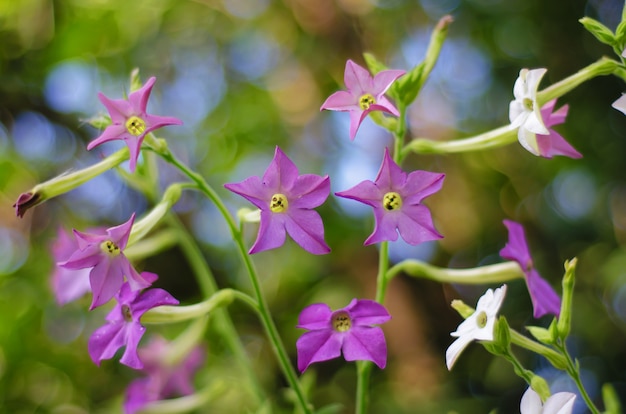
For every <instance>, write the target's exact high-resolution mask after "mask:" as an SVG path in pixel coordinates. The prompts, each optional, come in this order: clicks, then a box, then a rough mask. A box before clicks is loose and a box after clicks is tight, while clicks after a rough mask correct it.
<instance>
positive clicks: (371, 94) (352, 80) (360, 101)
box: [320, 60, 406, 140]
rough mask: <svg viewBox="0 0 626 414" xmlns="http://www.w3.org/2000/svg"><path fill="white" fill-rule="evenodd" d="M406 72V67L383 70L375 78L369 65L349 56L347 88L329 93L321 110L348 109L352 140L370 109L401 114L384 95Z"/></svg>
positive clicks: (346, 76)
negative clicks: (368, 67) (366, 66)
mask: <svg viewBox="0 0 626 414" xmlns="http://www.w3.org/2000/svg"><path fill="white" fill-rule="evenodd" d="M405 73H406V72H405V71H403V70H383V71H381V72H379V73H377V74H376V75H375V76H374V77H373V78H372V76H371V75H370V73H369V72H368V71H367V69H365V68H363V67H361V66H359V65H357V64H356V63H354V62H353V61H351V60H348V61H347V62H346V70H345V72H344V75H343V81H344V83H345V84H346V87H347V88H348V90H347V91H338V92H335V93H333V94H332V95H330V96H329V97H328V99H326V101H325V102H324V103H323V104H322V107H321V108H320V110H322V109H328V110H330V111H349V112H350V139H351V140H353V139H354V137H355V136H356V131H357V130H358V129H359V126H360V125H361V122H363V120H364V119H365V117H366V116H367V114H369V113H370V112H372V111H383V112H387V113H390V114H392V115H395V116H400V113H399V112H398V109H396V107H395V106H394V105H393V104H392V103H391V102H390V101H389V99H387V98H386V97H385V92H387V89H389V87H390V86H391V84H392V83H393V82H394V81H395V80H396V79H398V78H399V77H400V76H402V75H404V74H405Z"/></svg>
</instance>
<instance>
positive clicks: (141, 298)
mask: <svg viewBox="0 0 626 414" xmlns="http://www.w3.org/2000/svg"><path fill="white" fill-rule="evenodd" d="M142 276H143V277H144V278H145V280H148V281H150V283H152V282H154V281H155V280H156V279H157V275H155V274H154V273H148V272H143V273H142ZM115 299H116V300H117V304H116V305H115V307H114V308H113V309H112V310H111V312H109V314H108V315H107V317H106V320H107V321H108V323H107V324H106V325H104V326H101V327H100V328H98V329H97V330H96V331H95V332H94V333H93V334H92V335H91V337H90V338H89V344H88V349H89V355H90V356H91V359H92V360H93V362H95V363H96V364H97V365H100V361H102V360H103V359H110V358H112V357H113V356H114V355H115V353H116V352H117V350H118V349H120V348H121V347H123V346H126V349H125V350H124V355H122V358H121V359H120V362H121V363H122V364H124V365H128V366H129V367H131V368H135V369H141V368H143V363H142V362H141V360H140V359H139V356H138V355H137V346H138V345H139V341H140V340H141V337H142V336H143V334H144V332H145V331H146V328H145V327H144V326H143V325H142V324H141V323H140V322H139V319H140V318H141V315H143V314H144V313H145V312H146V311H148V310H150V309H152V308H155V307H157V306H162V305H178V301H177V300H176V299H174V297H172V295H170V294H169V293H168V292H166V291H165V290H163V289H147V290H144V291H139V290H135V291H133V290H132V289H131V288H130V285H129V283H128V282H125V283H124V284H123V285H122V287H121V289H120V291H119V292H118V293H117V295H115Z"/></svg>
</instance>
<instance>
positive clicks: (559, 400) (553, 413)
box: [519, 387, 576, 414]
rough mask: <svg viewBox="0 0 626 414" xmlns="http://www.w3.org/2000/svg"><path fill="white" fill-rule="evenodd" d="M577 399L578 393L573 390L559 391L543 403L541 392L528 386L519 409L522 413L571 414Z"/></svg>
mask: <svg viewBox="0 0 626 414" xmlns="http://www.w3.org/2000/svg"><path fill="white" fill-rule="evenodd" d="M575 399H576V394H572V393H571V392H557V393H556V394H554V395H552V396H551V397H549V398H548V399H547V400H546V403H545V404H543V405H542V404H541V398H539V394H537V393H536V392H535V391H533V389H532V388H530V387H528V389H527V390H526V392H525V393H524V395H523V396H522V402H521V403H520V406H519V409H520V412H521V414H571V412H572V409H573V408H574V400H575Z"/></svg>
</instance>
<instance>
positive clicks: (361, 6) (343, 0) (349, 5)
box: [337, 0, 374, 16]
mask: <svg viewBox="0 0 626 414" xmlns="http://www.w3.org/2000/svg"><path fill="white" fill-rule="evenodd" d="M337 4H338V5H339V7H341V8H342V9H343V10H344V11H345V12H346V13H348V14H354V15H357V16H361V15H364V14H366V13H368V12H369V11H370V10H372V9H373V8H374V5H373V4H372V2H371V1H368V0H337Z"/></svg>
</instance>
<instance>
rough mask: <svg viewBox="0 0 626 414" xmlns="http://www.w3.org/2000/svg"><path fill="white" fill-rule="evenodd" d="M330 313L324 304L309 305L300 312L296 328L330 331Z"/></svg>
mask: <svg viewBox="0 0 626 414" xmlns="http://www.w3.org/2000/svg"><path fill="white" fill-rule="evenodd" d="M332 313H333V312H332V310H331V309H330V307H329V306H328V305H327V304H325V303H314V304H312V305H309V306H307V307H306V308H304V309H302V312H300V316H298V325H296V328H302V329H309V330H316V329H332V327H331V324H330V318H331V315H332Z"/></svg>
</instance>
